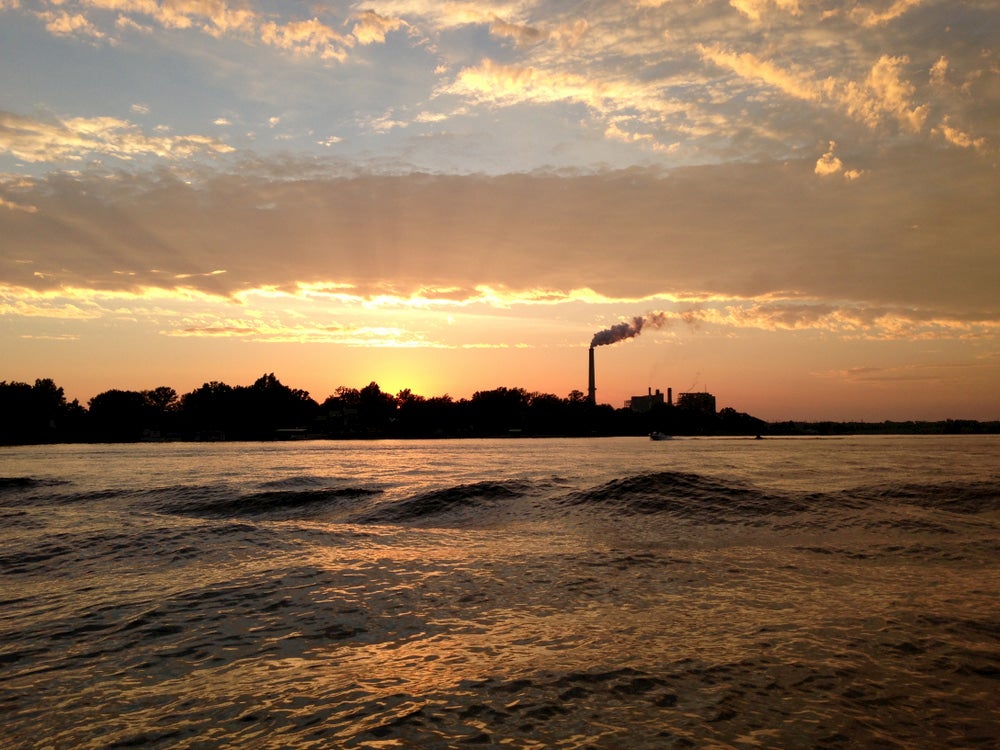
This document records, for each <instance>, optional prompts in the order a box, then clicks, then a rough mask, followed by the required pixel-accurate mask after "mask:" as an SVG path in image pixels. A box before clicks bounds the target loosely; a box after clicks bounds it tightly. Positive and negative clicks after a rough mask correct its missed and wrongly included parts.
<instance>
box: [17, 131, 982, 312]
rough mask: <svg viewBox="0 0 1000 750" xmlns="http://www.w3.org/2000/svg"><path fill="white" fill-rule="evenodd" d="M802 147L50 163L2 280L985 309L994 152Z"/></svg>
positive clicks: (45, 285)
mask: <svg viewBox="0 0 1000 750" xmlns="http://www.w3.org/2000/svg"><path fill="white" fill-rule="evenodd" d="M823 147H825V146H821V147H820V150H819V151H818V153H822V150H821V149H822V148H823ZM815 159H816V156H815V155H814V156H812V157H811V158H810V159H809V160H802V161H800V162H789V163H782V164H777V163H770V164H742V165H726V166H706V167H698V168H684V169H677V170H673V171H660V170H653V169H632V170H622V171H609V172H602V173H591V174H582V173H581V174H546V173H536V174H515V175H505V176H498V177H485V176H462V175H449V176H442V175H427V174H401V175H375V174H354V175H347V176H337V177H332V178H323V177H319V176H317V174H316V173H315V171H314V168H310V169H311V170H313V171H311V172H310V173H309V174H306V175H305V176H302V177H300V178H296V176H295V174H296V170H295V168H294V167H293V165H291V164H288V163H282V164H279V165H276V167H275V171H276V172H280V174H281V177H280V178H279V177H276V175H275V173H271V174H269V175H264V173H263V171H262V170H261V169H259V168H257V169H254V170H252V171H251V172H247V173H245V174H218V175H214V176H208V177H204V178H200V179H198V180H195V181H194V182H193V183H190V184H189V183H188V182H186V181H185V180H182V179H180V178H178V177H176V176H174V175H173V174H171V173H168V172H159V173H147V174H117V175H108V174H84V175H82V176H81V175H76V176H73V175H66V174H54V175H51V176H49V177H48V178H46V179H43V180H40V181H38V182H36V183H34V185H32V186H25V185H20V186H18V187H17V188H16V189H14V188H10V189H7V190H5V189H3V187H2V186H0V197H3V198H4V199H5V200H7V201H8V202H12V203H17V204H20V205H30V206H34V207H37V211H35V212H27V211H0V235H2V236H3V237H4V245H5V247H4V250H5V251H4V253H3V256H2V258H0V283H4V284H8V285H13V286H21V287H26V288H29V289H36V290H44V289H55V288H58V287H63V286H70V287H82V288H93V289H103V290H107V289H137V288H139V287H143V286H154V287H164V288H173V287H188V288H195V289H199V290H202V291H205V292H208V293H211V294H218V295H231V294H233V293H236V292H239V291H241V290H244V289H250V288H260V287H268V286H270V287H278V288H284V289H291V288H293V287H294V286H295V285H296V284H297V283H299V282H304V283H315V284H318V283H333V284H350V285H355V286H356V287H358V288H359V289H360V290H361V291H362V292H364V293H372V294H374V293H379V292H385V291H394V292H399V293H411V292H415V291H417V290H420V289H426V288H439V289H445V290H447V289H453V290H454V289H466V288H472V287H474V286H476V285H477V284H486V285H492V286H498V287H505V288H510V289H516V290H522V289H533V288H541V289H552V290H563V291H568V290H571V289H577V288H583V287H589V288H592V289H594V290H595V291H597V292H600V293H602V294H605V295H608V296H613V297H631V298H636V297H643V296H650V295H654V294H658V293H668V294H670V293H672V294H681V293H691V294H719V295H733V296H741V297H757V296H762V295H768V294H775V293H782V294H786V295H787V294H797V295H804V296H807V297H809V298H813V299H819V300H823V299H829V300H859V301H865V302H869V303H872V304H888V305H910V306H914V307H917V308H920V307H932V308H935V309H938V310H945V311H950V312H951V313H953V314H955V315H959V314H962V313H967V312H969V311H971V310H977V311H981V310H994V311H995V310H996V307H997V305H996V289H997V288H998V287H1000V256H998V254H997V253H996V245H995V242H996V237H997V236H998V230H1000V214H998V212H997V211H996V209H995V207H996V206H997V205H1000V179H998V175H997V171H996V168H995V167H994V166H992V165H991V164H989V163H986V162H984V161H982V160H980V159H978V158H977V156H976V155H975V154H974V153H972V152H971V151H968V150H962V149H955V148H951V149H920V150H917V149H913V150H898V151H895V152H892V153H889V154H885V155H883V156H882V157H880V158H879V159H878V160H874V161H869V162H867V163H866V164H865V169H864V173H863V175H862V177H861V178H860V179H856V180H853V181H848V180H845V179H841V178H840V177H838V176H836V175H835V176H832V177H822V178H821V177H817V176H816V175H815V174H814V165H815ZM258 166H259V165H258ZM219 271H224V272H225V273H219Z"/></svg>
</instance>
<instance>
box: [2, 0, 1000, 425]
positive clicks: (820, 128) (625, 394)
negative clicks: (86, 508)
mask: <svg viewBox="0 0 1000 750" xmlns="http://www.w3.org/2000/svg"><path fill="white" fill-rule="evenodd" d="M0 19H2V21H3V23H2V24H0V62H3V63H4V65H3V66H2V70H3V72H2V73H0V80H2V81H3V91H4V98H3V101H0V237H2V238H3V240H2V241H0V242H2V245H0V347H2V350H3V351H4V353H5V360H6V361H5V363H4V366H3V371H2V372H0V380H7V381H21V382H28V383H31V382H34V380H35V379H38V378H50V379H52V380H53V381H54V382H55V383H56V384H57V385H58V386H60V387H62V388H63V389H64V391H65V393H66V396H67V399H68V400H70V401H72V400H73V399H77V400H78V401H79V402H80V403H82V404H86V403H87V401H88V400H89V399H90V398H92V397H93V396H95V395H97V394H98V393H101V392H103V391H106V390H110V389H114V388H119V389H123V390H147V389H152V388H155V387H158V386H160V385H167V386H169V387H172V388H174V389H175V390H177V392H178V393H179V394H182V393H187V392H190V391H192V390H195V389H196V388H198V387H199V386H200V385H202V384H203V383H206V382H210V381H212V380H217V381H221V382H226V383H229V384H231V385H242V384H248V383H252V382H253V381H254V380H255V379H256V378H257V377H259V375H260V373H261V372H271V371H273V372H274V373H275V374H276V376H277V377H278V378H279V379H280V380H281V381H282V382H283V383H285V384H288V385H291V386H292V387H296V388H301V389H302V390H306V391H308V392H309V393H310V395H311V397H312V398H314V399H316V400H317V401H320V402H322V400H323V399H324V398H326V396H328V395H330V394H332V393H333V391H334V389H336V388H337V387H338V386H341V385H345V386H347V387H357V388H361V387H363V386H364V385H366V384H368V383H370V382H376V383H378V384H379V386H380V388H382V389H383V390H384V391H385V392H388V393H393V394H395V393H397V392H398V391H400V390H402V389H403V388H410V389H411V390H412V391H413V392H414V393H418V394H420V395H423V396H426V397H434V396H441V395H445V394H448V395H451V396H452V397H453V398H455V399H461V398H470V397H471V395H472V393H474V392H475V391H477V390H489V389H491V388H497V387H522V388H525V389H526V390H529V391H537V392H542V393H552V394H555V395H557V396H559V397H561V398H563V397H565V396H566V395H567V394H568V393H569V392H571V391H573V390H579V391H582V392H584V393H586V392H587V361H586V360H587V349H588V342H591V343H593V342H594V341H595V338H596V337H598V335H599V334H601V333H602V332H609V331H632V333H631V335H628V336H626V338H624V339H621V340H618V339H615V340H614V341H613V342H612V341H608V342H605V343H601V344H600V345H599V347H598V349H597V352H596V387H597V400H598V403H605V404H609V405H611V406H613V407H615V408H620V407H621V406H622V405H623V404H624V402H625V400H626V399H628V398H630V397H631V396H635V395H642V394H644V393H646V392H647V389H650V388H652V389H654V390H656V389H659V390H661V391H663V392H664V393H665V392H666V391H667V389H668V388H672V389H673V391H674V393H680V392H685V391H692V390H696V391H701V390H704V391H708V392H711V393H713V394H715V395H716V398H717V401H718V405H719V408H722V407H726V406H731V407H732V408H734V409H736V410H737V411H740V412H744V413H748V414H751V415H753V416H756V417H759V418H760V419H764V420H766V421H769V422H774V421H785V420H796V421H841V422H846V421H865V422H882V421H887V420H888V421H910V420H916V421H942V420H946V419H972V420H979V421H995V420H997V419H1000V387H998V386H1000V297H998V295H997V289H998V288H1000V253H998V252H997V247H996V238H997V237H998V236H1000V211H997V208H996V207H997V206H1000V166H998V165H1000V141H998V134H997V129H996V113H997V111H1000V44H998V40H1000V7H997V6H996V4H991V3H983V2H980V1H978V0H963V1H960V2H953V3H942V2H937V1H935V0H905V1H904V2H889V1H888V0H884V1H876V2H871V3H858V2H855V1H854V0H831V1H830V2H826V3H823V4H822V7H814V6H813V5H810V4H806V3H799V2H797V0H787V1H786V0H707V2H694V0H672V1H671V2H665V1H664V0H636V1H635V2H634V3H631V4H624V3H620V2H613V1H612V0H599V1H598V2H594V3H590V4H588V5H587V6H586V7H585V8H580V7H579V4H576V3H568V2H562V1H561V0H560V1H558V2H540V1H539V0H511V1H505V2H494V3H463V2H458V3H447V4H441V3H433V2H429V1H428V0H385V1H384V2H374V3H363V4H361V3H338V2H331V3H320V4H314V5H312V6H309V7H305V6H303V5H301V4H299V3H293V4H278V5H275V4H273V3H263V2H259V0H248V2H244V3H240V4H238V5H230V4H229V3H227V2H225V0H220V2H216V3H209V4H205V3H189V2H186V1H181V0H178V1H177V2H167V3H155V4H152V3H151V4H141V3H139V4H137V3H133V2H126V1H125V0H102V1H101V2H99V3H96V2H90V1H89V0H59V1H58V2H57V1H56V0H0ZM637 321H641V323H639V324H637ZM637 325H638V328H637V329H636V326H637ZM623 326H624V328H623ZM630 326H631V328H630ZM597 340H599V341H604V339H597ZM206 376H207V377H206Z"/></svg>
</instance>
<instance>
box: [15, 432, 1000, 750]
mask: <svg viewBox="0 0 1000 750" xmlns="http://www.w3.org/2000/svg"><path fill="white" fill-rule="evenodd" d="M0 540H2V543H0V711H2V713H0V716H2V717H3V730H2V731H3V734H2V739H0V746H3V747H13V748H107V747H163V748H167V747H169V748H215V747H229V748H248V747H252V748H287V747H298V748H314V747H315V748H334V747H336V748H342V747H343V748H452V747H494V746H496V747H514V748H671V747H716V748H758V747H759V748H841V747H843V748H847V747H880V748H914V747H921V748H933V747H954V748H959V747H962V748H969V747H984V748H985V747H991V748H992V747H996V745H997V742H998V739H1000V437H997V436H948V437H938V436H935V437H845V438H824V439H766V440H747V439H721V438H720V439H708V438H706V439H680V438H678V439H675V440H671V441H663V442H652V441H649V440H645V439H636V438H614V439H593V440H590V439H585V440H465V441H411V442H402V441H400V442H397V441H374V442H295V443H219V444H192V443H164V444H140V445H96V446H95V445H83V446H79V445H64V446H33V447H15V448H3V449H0Z"/></svg>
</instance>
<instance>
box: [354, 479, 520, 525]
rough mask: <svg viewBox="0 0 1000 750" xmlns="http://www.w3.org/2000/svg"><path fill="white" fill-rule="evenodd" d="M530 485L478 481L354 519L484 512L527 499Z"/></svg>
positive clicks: (384, 506) (415, 518)
mask: <svg viewBox="0 0 1000 750" xmlns="http://www.w3.org/2000/svg"><path fill="white" fill-rule="evenodd" d="M533 489H534V485H533V484H532V483H531V482H526V481H519V480H510V481H502V482H475V483H472V484H460V485H457V486H455V487H447V488H444V489H440V490H432V491H430V492H424V493H421V494H419V495H415V496H413V497H408V498H405V499H403V500H400V501H398V502H394V503H383V504H381V505H379V506H378V507H377V508H375V509H374V510H373V511H371V512H369V513H366V514H362V515H359V516H356V517H355V518H352V520H353V521H355V522H356V523H365V522H367V523H405V522H416V521H421V520H426V519H429V518H438V517H441V516H445V515H452V516H454V515H456V514H462V513H463V512H467V511H470V510H475V511H476V512H481V511H484V510H488V509H491V508H495V507H496V506H497V505H499V504H502V503H503V502H505V501H508V500H513V499H516V498H521V497H524V496H525V495H527V494H529V493H531V492H532V490H533Z"/></svg>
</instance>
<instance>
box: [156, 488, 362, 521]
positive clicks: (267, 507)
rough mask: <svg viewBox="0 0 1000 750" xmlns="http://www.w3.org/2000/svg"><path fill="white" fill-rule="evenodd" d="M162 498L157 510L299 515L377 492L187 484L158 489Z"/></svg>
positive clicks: (225, 514)
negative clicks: (236, 490) (247, 489)
mask: <svg viewBox="0 0 1000 750" xmlns="http://www.w3.org/2000/svg"><path fill="white" fill-rule="evenodd" d="M159 493H162V494H164V495H166V498H165V499H164V500H163V501H162V502H161V503H160V504H159V506H158V508H157V509H158V510H159V511H160V512H165V513H171V514H175V515H186V516H196V517H207V518H230V517H247V518H273V517H288V516H289V515H290V516H292V517H299V516H302V515H310V514H315V513H320V512H324V511H329V510H332V509H334V508H341V509H342V508H345V507H346V508H347V509H351V508H353V507H354V506H355V505H357V502H358V501H359V500H363V499H366V498H369V497H371V496H373V495H379V494H381V493H382V490H381V489H379V488H372V487H322V488H318V489H290V490H281V489H270V490H261V491H256V492H247V493H238V494H235V495H234V494H233V491H232V490H231V489H229V488H227V487H223V486H219V487H187V488H183V489H182V490H181V491H180V492H178V491H176V490H174V489H165V490H159V491H158V493H157V494H159Z"/></svg>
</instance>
